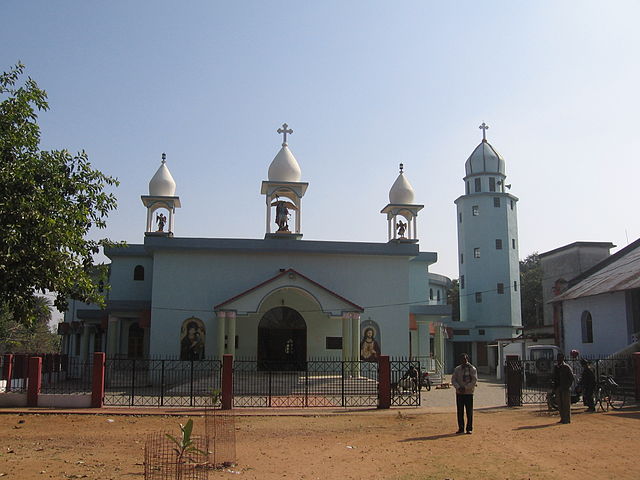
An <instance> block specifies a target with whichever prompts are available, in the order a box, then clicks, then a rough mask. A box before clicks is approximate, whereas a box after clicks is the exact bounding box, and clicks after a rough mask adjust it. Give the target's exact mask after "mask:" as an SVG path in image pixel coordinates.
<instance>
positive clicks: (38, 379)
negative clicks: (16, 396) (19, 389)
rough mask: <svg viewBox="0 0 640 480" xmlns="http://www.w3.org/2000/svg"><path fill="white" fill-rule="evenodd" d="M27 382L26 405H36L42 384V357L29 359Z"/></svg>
mask: <svg viewBox="0 0 640 480" xmlns="http://www.w3.org/2000/svg"><path fill="white" fill-rule="evenodd" d="M28 382H29V383H28V384H27V407H37V406H38V395H40V387H41V385H42V357H31V358H30V359H29V380H28Z"/></svg>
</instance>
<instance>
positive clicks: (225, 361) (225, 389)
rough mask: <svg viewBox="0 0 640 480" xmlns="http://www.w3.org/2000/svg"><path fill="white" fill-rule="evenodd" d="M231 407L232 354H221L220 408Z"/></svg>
mask: <svg viewBox="0 0 640 480" xmlns="http://www.w3.org/2000/svg"><path fill="white" fill-rule="evenodd" d="M232 408H233V355H230V354H225V355H223V356H222V409H223V410H231V409H232Z"/></svg>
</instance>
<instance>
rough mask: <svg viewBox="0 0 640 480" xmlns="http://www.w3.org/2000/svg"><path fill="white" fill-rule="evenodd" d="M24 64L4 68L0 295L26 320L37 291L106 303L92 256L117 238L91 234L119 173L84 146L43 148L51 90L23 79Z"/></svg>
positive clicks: (61, 304) (109, 204) (108, 206)
mask: <svg viewBox="0 0 640 480" xmlns="http://www.w3.org/2000/svg"><path fill="white" fill-rule="evenodd" d="M23 72H24V66H23V65H22V64H20V63H18V64H17V65H16V66H15V67H13V68H12V69H11V70H9V72H5V73H3V74H2V75H0V302H1V303H2V304H3V307H4V308H6V309H7V310H8V311H9V312H10V313H11V316H12V318H13V320H15V321H17V322H19V323H22V324H25V325H29V324H30V323H33V322H34V321H35V319H36V316H37V315H36V314H37V309H36V302H37V300H36V298H37V297H36V296H35V294H36V292H42V293H44V292H45V291H52V292H56V294H57V297H56V299H55V302H54V305H55V306H56V307H57V308H58V310H60V311H63V310H65V309H66V306H67V300H66V299H67V298H69V297H72V298H76V299H78V300H81V301H85V302H94V303H98V304H99V305H103V304H104V299H103V296H102V295H101V294H100V292H99V290H98V285H97V282H96V277H95V267H94V265H93V263H94V262H93V256H94V255H95V254H97V253H98V252H99V249H100V247H101V246H105V245H112V244H113V243H112V242H110V241H109V240H107V239H101V240H90V239H88V238H87V234H88V233H89V231H90V230H91V229H92V228H94V227H97V228H98V229H103V228H105V227H106V218H107V216H108V214H109V212H110V211H111V210H114V209H115V208H116V199H115V196H114V195H113V194H111V193H107V192H105V188H107V187H111V186H117V185H118V181H117V180H116V179H115V178H112V177H109V176H107V175H104V174H103V173H101V172H99V171H97V170H94V169H92V168H91V164H90V163H89V160H88V157H87V154H86V153H85V152H84V151H82V152H80V153H78V154H77V155H71V154H70V153H69V152H68V151H67V150H51V151H43V150H40V147H39V145H40V127H39V126H38V123H37V119H38V112H39V111H46V110H48V109H49V106H48V104H47V95H46V92H45V91H44V90H41V89H40V88H39V87H38V85H37V84H36V82H35V81H34V80H32V79H31V78H27V79H26V80H25V81H24V82H23V83H22V84H19V81H20V80H21V77H22V76H23ZM102 271H103V273H102V275H103V276H104V274H105V273H106V270H105V267H104V266H102Z"/></svg>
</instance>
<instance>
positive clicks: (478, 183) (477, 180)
mask: <svg viewBox="0 0 640 480" xmlns="http://www.w3.org/2000/svg"><path fill="white" fill-rule="evenodd" d="M475 187H476V192H481V191H482V187H481V185H480V179H479V178H476V179H475Z"/></svg>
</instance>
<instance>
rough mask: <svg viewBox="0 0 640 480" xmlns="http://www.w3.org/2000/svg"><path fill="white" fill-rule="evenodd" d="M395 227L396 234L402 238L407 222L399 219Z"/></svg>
mask: <svg viewBox="0 0 640 480" xmlns="http://www.w3.org/2000/svg"><path fill="white" fill-rule="evenodd" d="M396 228H397V229H398V236H399V237H400V238H404V232H405V231H406V230H407V224H406V223H405V222H403V221H402V220H400V221H399V222H398V223H396Z"/></svg>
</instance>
